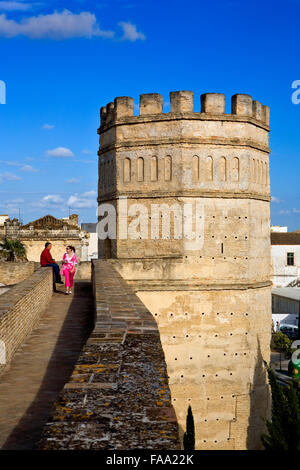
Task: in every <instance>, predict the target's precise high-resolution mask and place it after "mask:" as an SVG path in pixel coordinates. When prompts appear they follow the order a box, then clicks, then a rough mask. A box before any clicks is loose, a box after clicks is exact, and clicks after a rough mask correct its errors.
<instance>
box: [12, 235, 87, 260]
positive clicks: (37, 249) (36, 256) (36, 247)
mask: <svg viewBox="0 0 300 470" xmlns="http://www.w3.org/2000/svg"><path fill="white" fill-rule="evenodd" d="M20 239H21V241H22V243H24V245H25V246H26V253H27V259H28V261H36V262H40V256H41V253H42V251H43V250H44V248H45V243H46V242H51V243H52V248H51V256H52V258H54V259H55V260H56V261H57V262H59V261H61V260H62V257H63V255H64V253H65V252H66V246H67V245H72V246H74V247H75V249H76V254H77V255H78V258H80V254H81V244H80V240H78V238H75V239H74V238H73V239H72V238H63V239H55V238H53V239H51V238H49V239H48V238H46V237H45V238H44V237H42V236H41V237H39V239H38V240H37V239H34V238H33V239H24V238H20Z"/></svg>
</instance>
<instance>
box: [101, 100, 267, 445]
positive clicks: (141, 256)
mask: <svg viewBox="0 0 300 470" xmlns="http://www.w3.org/2000/svg"><path fill="white" fill-rule="evenodd" d="M193 99H194V98H193V92H191V91H177V92H171V93H170V102H171V110H170V112H168V113H163V98H162V96H161V95H159V94H144V95H141V97H140V111H139V115H138V116H134V115H133V99H132V98H130V97H118V98H116V99H115V100H114V103H109V104H108V105H107V106H105V107H103V108H101V125H100V128H99V131H98V133H99V134H100V150H99V198H98V201H99V204H100V206H101V205H103V204H111V205H113V207H114V208H115V210H116V216H117V225H116V236H112V235H111V234H112V233H113V231H112V232H110V235H109V238H110V239H107V240H104V241H103V240H100V241H99V257H100V258H101V257H102V258H103V257H104V258H105V257H106V258H111V261H110V262H112V263H113V264H114V265H115V267H116V269H117V270H118V271H119V272H120V273H121V274H122V276H123V277H124V278H125V279H126V280H127V282H128V283H129V284H130V285H132V286H133V288H134V289H135V290H136V292H137V294H138V296H139V297H140V298H141V300H142V301H143V302H144V304H145V305H146V306H147V307H148V308H149V309H150V311H151V312H152V314H153V316H154V318H155V319H156V321H157V323H158V326H159V331H160V335H161V341H162V344H163V348H164V352H165V357H166V362H167V366H168V374H169V377H170V378H169V384H170V389H171V393H172V402H173V405H174V408H175V411H176V414H177V419H178V422H179V425H180V427H181V432H183V431H184V429H185V418H186V414H187V408H188V406H189V405H191V406H192V411H193V415H194V420H195V427H196V448H197V449H246V448H247V449H257V448H259V447H260V434H261V432H262V431H263V429H264V427H263V421H262V418H263V417H266V416H267V415H268V410H269V401H270V400H269V389H268V386H267V380H266V374H265V370H264V366H263V361H264V360H265V361H267V362H269V345H270V333H271V282H270V266H271V261H270V214H269V201H270V185H269V145H268V133H269V108H268V107H267V106H263V105H262V104H261V103H259V102H258V101H252V98H251V96H249V95H243V94H237V95H234V96H233V97H232V98H231V114H225V96H224V95H223V94H217V93H207V94H204V95H202V96H201V112H194V111H193ZM136 204H139V205H138V206H137V205H136ZM162 204H164V206H161V205H162ZM196 204H198V206H199V207H200V209H199V210H198V212H197V211H195V210H194V209H192V210H191V211H189V209H186V207H189V208H191V207H195V206H196ZM157 205H160V206H159V207H158V209H157ZM141 206H142V207H143V208H144V209H141ZM154 206H156V209H155V210H154V209H153V207H154ZM178 206H179V208H182V213H181V214H182V217H183V223H185V222H186V223H187V225H188V224H189V223H190V224H191V225H190V227H193V229H195V227H196V225H197V224H198V226H197V227H198V231H196V230H194V232H195V239H194V240H191V239H188V238H187V237H185V236H184V233H183V235H182V236H181V235H178V232H177V235H176V237H175V236H174V234H175V232H176V230H175V223H176V221H177V219H178V218H180V216H181V214H180V211H178V210H177V209H178ZM103 207H106V206H103ZM170 207H171V211H170V213H169V217H170V220H171V228H170V233H167V232H166V233H164V237H162V229H161V227H160V228H159V230H158V231H157V224H160V223H162V220H163V218H164V217H166V219H165V221H167V219H168V215H166V213H163V211H164V210H166V208H170ZM174 208H175V209H174ZM160 209H161V210H160ZM173 209H174V210H173ZM141 212H143V216H144V217H147V224H149V227H148V233H147V231H146V234H145V230H144V232H143V233H141V230H140V228H141V226H140V225H141V224H140V225H139V224H138V223H137V222H136V221H137V218H138V214H139V215H141ZM105 214H106V213H105ZM104 218H105V217H104V210H103V211H102V215H101V216H100V217H99V220H104ZM155 224H156V226H155V227H154V228H153V226H154V225H155ZM130 226H131V232H130V233H131V235H130V236H128V233H129V231H130V230H129V228H130ZM124 227H125V228H124ZM132 227H133V228H135V229H136V233H135V235H132V233H133V232H134V230H132ZM144 229H145V224H144ZM113 235H114V234H113Z"/></svg>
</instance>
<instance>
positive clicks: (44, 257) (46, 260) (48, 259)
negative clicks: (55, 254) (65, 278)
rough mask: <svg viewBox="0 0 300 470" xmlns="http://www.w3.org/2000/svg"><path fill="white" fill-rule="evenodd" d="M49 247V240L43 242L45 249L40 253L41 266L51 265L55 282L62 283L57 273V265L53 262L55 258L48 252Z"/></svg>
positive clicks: (50, 245) (50, 246)
mask: <svg viewBox="0 0 300 470" xmlns="http://www.w3.org/2000/svg"><path fill="white" fill-rule="evenodd" d="M51 248H52V244H51V243H50V242H47V243H45V249H44V250H43V251H42V253H41V266H43V267H45V266H52V268H53V271H54V275H55V282H56V283H57V284H63V282H62V280H61V277H60V273H59V266H58V264H57V263H55V260H54V259H53V258H52V256H51V254H50V250H51Z"/></svg>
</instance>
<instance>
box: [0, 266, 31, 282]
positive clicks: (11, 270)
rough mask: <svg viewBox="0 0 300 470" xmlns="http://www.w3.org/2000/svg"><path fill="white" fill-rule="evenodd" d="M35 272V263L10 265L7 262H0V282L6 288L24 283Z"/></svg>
mask: <svg viewBox="0 0 300 470" xmlns="http://www.w3.org/2000/svg"><path fill="white" fill-rule="evenodd" d="M34 271H35V263H34V262H33V261H31V262H24V263H11V262H8V261H0V282H1V283H2V284H5V285H6V286H11V285H13V284H18V282H21V281H24V279H26V278H27V277H29V276H30V275H31V274H33V273H34Z"/></svg>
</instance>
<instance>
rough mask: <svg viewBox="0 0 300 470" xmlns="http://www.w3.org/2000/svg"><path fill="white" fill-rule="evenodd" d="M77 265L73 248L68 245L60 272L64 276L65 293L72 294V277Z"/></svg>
mask: <svg viewBox="0 0 300 470" xmlns="http://www.w3.org/2000/svg"><path fill="white" fill-rule="evenodd" d="M76 267H77V257H76V255H75V248H74V247H73V246H70V245H68V246H67V248H66V253H65V254H64V256H63V264H62V268H61V274H62V275H63V276H65V278H66V288H67V291H66V295H69V294H72V287H73V279H74V275H75V271H76Z"/></svg>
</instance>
